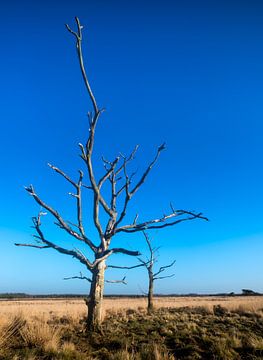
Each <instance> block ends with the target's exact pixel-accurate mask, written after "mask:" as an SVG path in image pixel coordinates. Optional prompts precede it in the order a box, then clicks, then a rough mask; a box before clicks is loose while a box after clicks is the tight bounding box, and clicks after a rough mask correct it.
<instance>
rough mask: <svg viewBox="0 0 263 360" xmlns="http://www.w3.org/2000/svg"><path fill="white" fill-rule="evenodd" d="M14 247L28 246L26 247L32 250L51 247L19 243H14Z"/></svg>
mask: <svg viewBox="0 0 263 360" xmlns="http://www.w3.org/2000/svg"><path fill="white" fill-rule="evenodd" d="M15 246H28V247H32V248H36V249H47V248H51V246H49V245H43V246H39V245H33V244H19V243H15Z"/></svg>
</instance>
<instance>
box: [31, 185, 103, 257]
mask: <svg viewBox="0 0 263 360" xmlns="http://www.w3.org/2000/svg"><path fill="white" fill-rule="evenodd" d="M25 189H26V191H27V192H28V193H29V194H30V195H32V196H33V198H34V200H35V201H36V202H37V203H38V204H39V205H40V206H42V207H43V208H44V209H46V210H47V211H48V212H50V213H51V214H52V215H53V216H54V217H55V218H56V219H57V221H58V225H59V226H60V228H61V229H64V230H65V231H66V232H67V233H69V234H70V235H72V236H73V237H75V238H76V239H78V240H80V241H83V242H85V243H86V244H87V245H88V246H89V247H90V248H91V250H92V251H94V252H96V251H97V247H96V246H95V245H94V244H93V242H92V241H91V240H90V239H88V238H87V237H86V236H85V237H84V236H83V235H80V234H79V233H77V232H76V231H74V230H73V229H72V228H71V227H70V226H69V224H68V223H67V222H66V221H65V220H64V219H63V218H62V216H61V215H60V214H59V213H58V212H57V211H56V210H54V209H53V208H52V207H51V206H49V205H47V204H46V203H44V201H42V200H41V199H40V197H39V196H38V195H37V194H36V192H35V190H34V188H33V186H32V185H30V186H29V187H26V188H25Z"/></svg>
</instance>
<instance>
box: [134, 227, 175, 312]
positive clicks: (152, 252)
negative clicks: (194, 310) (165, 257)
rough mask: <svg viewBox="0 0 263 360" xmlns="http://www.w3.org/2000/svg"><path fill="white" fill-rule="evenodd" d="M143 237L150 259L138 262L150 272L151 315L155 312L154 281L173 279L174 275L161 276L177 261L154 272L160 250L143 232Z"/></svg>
mask: <svg viewBox="0 0 263 360" xmlns="http://www.w3.org/2000/svg"><path fill="white" fill-rule="evenodd" d="M143 235H144V237H145V240H146V243H147V246H148V250H149V258H147V260H143V259H141V258H138V260H139V261H140V263H141V264H142V265H143V266H144V267H145V268H146V269H147V272H148V293H147V298H148V304H147V310H148V313H149V314H150V313H151V312H152V311H153V307H154V306H153V286H154V281H155V280H161V279H166V278H171V277H173V276H174V274H171V275H161V276H160V274H162V273H163V272H164V271H165V270H166V269H168V268H170V267H172V266H173V265H174V264H175V260H174V261H172V262H171V263H170V264H169V265H165V266H161V267H160V268H159V269H158V270H157V271H156V270H154V265H155V264H156V263H157V257H158V256H157V251H158V250H159V248H154V247H153V246H152V243H151V240H150V238H149V236H148V234H147V233H146V232H145V231H143Z"/></svg>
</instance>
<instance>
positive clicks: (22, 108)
mask: <svg viewBox="0 0 263 360" xmlns="http://www.w3.org/2000/svg"><path fill="white" fill-rule="evenodd" d="M76 15H77V16H79V18H80V19H81V22H82V23H83V25H84V26H85V28H84V54H85V59H86V67H87V70H88V74H89V78H90V81H91V84H92V87H93V90H94V92H95V94H96V98H97V101H98V104H99V106H100V107H105V108H106V112H105V113H104V114H103V116H102V118H101V122H100V124H99V126H98V129H97V138H96V148H95V157H94V159H95V161H96V164H97V165H96V171H97V174H101V171H102V165H101V163H100V160H99V159H100V156H101V155H102V154H103V155H104V156H105V157H107V158H114V157H115V156H116V154H118V152H119V151H121V152H122V153H128V152H129V151H131V150H132V148H133V147H134V145H136V144H140V150H139V152H138V155H137V157H136V160H135V161H136V165H135V166H136V167H137V168H138V173H140V171H143V170H144V168H145V166H146V164H147V163H148V162H149V161H150V160H151V159H152V157H153V155H154V153H155V150H156V147H157V146H158V145H160V144H161V143H162V142H163V141H165V142H166V143H167V149H166V151H165V152H163V153H162V156H161V158H160V161H159V163H158V165H157V166H156V167H155V168H154V169H153V171H152V173H151V175H150V177H149V179H148V182H147V183H145V184H144V186H143V187H142V188H141V190H140V192H139V193H138V194H137V195H136V196H135V197H134V199H133V201H132V206H131V209H130V210H131V212H130V215H131V216H132V215H134V214H135V213H136V212H139V214H140V218H141V219H142V220H143V219H148V218H152V217H153V218H155V217H159V216H161V215H162V214H163V213H164V212H167V211H168V210H169V203H170V201H172V202H173V204H174V206H175V207H176V208H184V209H189V210H196V211H202V212H203V213H204V214H205V215H206V216H207V217H208V218H209V219H210V221H209V222H208V223H207V222H204V221H200V220H196V221H193V222H187V223H184V224H180V225H178V226H177V227H174V228H169V229H168V228H167V229H165V230H163V231H154V232H152V234H151V236H152V237H153V239H154V240H153V241H154V244H155V245H158V246H161V248H160V250H159V253H160V258H159V263H158V264H159V265H163V264H165V263H167V262H170V261H172V260H173V259H176V266H175V268H174V269H173V270H171V272H174V273H175V276H174V278H171V279H167V280H164V281H159V282H158V283H156V292H159V293H160V292H163V293H189V292H199V293H215V292H221V291H227V292H230V291H234V292H240V291H241V289H242V288H248V289H253V290H255V291H260V292H263V283H262V275H263V261H262V253H263V227H262V215H263V213H262V203H263V187H262V177H263V167H262V155H263V150H262V132H263V125H262V116H263V4H262V2H261V1H254V0H247V1H242V0H240V1H234V0H228V1H222V0H221V1H203V0H200V1H194V0H192V1H168V0H162V1H154V0H151V1H148V0H147V1H146V0H144V1H143V0H142V1H139V0H133V1H123V0H122V1H117V0H113V1H111V0H107V1H106V0H96V1H90V0H89V1H84V0H83V1H80V0H75V1H52V2H51V1H47V0H46V1H28V0H25V1H23V2H21V1H12V0H10V1H8V2H7V1H6V2H3V3H2V4H1V15H0V16H1V22H0V24H1V25H0V26H1V31H0V41H1V50H2V51H1V57H0V73H1V74H0V77H1V106H0V117H1V133H0V136H1V139H0V146H1V150H0V154H1V155H0V156H1V178H0V181H1V187H0V188H1V216H0V219H1V220H0V241H1V252H0V292H27V293H75V292H76V293H86V292H87V291H88V284H86V283H84V282H81V281H78V280H75V281H74V280H72V281H64V280H63V277H65V276H73V275H77V274H78V272H79V271H82V272H84V271H85V269H83V266H82V265H81V264H79V263H78V262H77V261H76V260H74V259H72V258H70V257H68V256H63V255H60V254H58V253H56V252H55V251H52V250H37V249H29V248H17V247H15V246H14V242H30V241H31V236H30V234H31V233H32V229H31V228H30V226H31V216H33V215H36V214H37V212H38V210H39V208H38V206H37V205H36V204H35V203H34V201H33V199H32V198H30V196H29V195H28V194H27V193H26V192H25V191H24V189H23V186H25V185H29V184H30V183H32V184H34V186H35V189H36V190H37V191H38V193H39V194H40V195H41V197H42V198H43V199H44V200H46V201H47V202H49V203H50V204H52V205H53V206H54V207H56V208H57V209H59V210H60V211H61V213H63V215H64V216H65V217H66V218H71V219H74V213H73V211H72V206H73V199H72V198H71V197H69V196H68V195H67V193H68V191H70V190H71V189H70V188H69V187H68V185H67V184H66V183H65V182H64V181H63V179H62V178H60V177H59V176H58V175H57V176H56V174H54V173H53V172H52V171H51V170H50V169H49V168H48V167H47V163H48V162H50V163H52V164H54V165H56V166H59V167H60V168H62V169H63V170H64V171H66V172H67V173H69V174H70V175H71V176H72V177H74V176H76V175H77V170H78V169H79V168H80V167H81V166H82V163H81V160H80V159H79V157H78V154H79V150H78V146H77V144H78V143H79V142H84V141H85V139H86V136H87V127H88V125H87V117H86V114H87V112H88V111H89V110H90V109H91V104H90V103H89V101H88V97H87V94H86V92H85V89H84V86H83V83H82V79H81V75H80V71H79V68H78V63H77V58H76V51H75V44H74V40H73V38H72V37H71V36H70V34H69V33H68V32H67V31H66V29H65V27H64V23H69V24H70V25H71V26H72V27H73V26H74V16H76ZM90 204H91V200H90V198H89V196H88V195H87V203H86V207H85V211H86V214H87V216H86V221H87V226H88V228H89V229H90V235H91V236H93V235H94V234H95V232H94V229H92V227H91V225H92V221H91V219H90V216H89V214H90V207H89V206H90ZM49 219H50V217H49ZM50 220H51V219H50ZM45 222H46V223H47V224H46V227H45V229H46V230H45V232H46V234H48V237H49V238H50V239H52V240H54V241H56V239H57V238H58V236H59V241H60V243H61V244H63V245H64V246H69V247H73V246H77V245H78V244H77V243H75V242H73V241H72V240H71V239H69V238H68V237H66V238H62V234H60V233H58V232H57V230H54V227H52V226H51V225H50V224H49V220H48V219H47V220H45ZM43 230H44V228H43ZM114 245H122V246H124V247H128V248H130V249H134V250H137V249H139V250H142V251H143V252H144V250H145V246H144V240H143V237H142V236H141V235H140V234H138V233H137V234H136V235H135V236H123V237H122V238H120V237H118V239H116V241H115V243H114ZM135 262H136V261H135V259H133V258H129V257H127V256H126V257H125V256H117V255H116V256H115V257H114V258H113V257H112V258H111V259H110V260H109V263H111V264H113V263H115V264H119V265H124V264H135ZM124 275H127V280H128V285H127V286H124V285H116V284H115V285H110V286H109V285H107V286H106V292H107V293H139V294H140V293H142V291H144V290H145V289H146V274H145V272H144V270H143V269H138V270H134V271H129V272H124V271H120V270H119V271H114V272H110V271H109V272H108V273H107V278H108V279H116V278H122V277H123V276H124Z"/></svg>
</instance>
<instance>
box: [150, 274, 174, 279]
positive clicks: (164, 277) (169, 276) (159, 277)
mask: <svg viewBox="0 0 263 360" xmlns="http://www.w3.org/2000/svg"><path fill="white" fill-rule="evenodd" d="M174 275H175V274H172V275H166V276H158V277H154V278H153V280H162V279H166V278H171V277H174Z"/></svg>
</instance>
